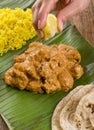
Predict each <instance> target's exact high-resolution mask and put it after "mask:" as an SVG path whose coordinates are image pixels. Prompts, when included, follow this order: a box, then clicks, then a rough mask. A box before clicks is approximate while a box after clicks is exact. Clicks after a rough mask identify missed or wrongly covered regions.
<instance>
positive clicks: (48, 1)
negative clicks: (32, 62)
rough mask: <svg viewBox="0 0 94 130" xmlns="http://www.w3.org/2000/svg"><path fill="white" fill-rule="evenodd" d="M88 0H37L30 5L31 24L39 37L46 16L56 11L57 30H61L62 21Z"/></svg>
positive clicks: (76, 11) (81, 9)
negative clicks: (31, 12) (31, 13)
mask: <svg viewBox="0 0 94 130" xmlns="http://www.w3.org/2000/svg"><path fill="white" fill-rule="evenodd" d="M89 1H90V0H37V1H36V2H35V4H34V5H33V7H32V11H33V24H34V27H35V29H36V31H37V33H38V35H39V36H40V37H43V33H42V31H41V30H42V28H43V27H44V26H45V24H46V20H47V16H48V14H49V13H50V12H52V11H57V14H56V16H57V21H58V30H59V31H60V32H61V31H62V29H63V25H64V23H65V22H66V21H67V20H68V19H69V18H71V17H72V16H73V15H75V14H77V13H78V12H81V11H83V10H84V9H85V8H86V7H87V6H88V4H89Z"/></svg>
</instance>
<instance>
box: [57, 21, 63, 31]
mask: <svg viewBox="0 0 94 130" xmlns="http://www.w3.org/2000/svg"><path fill="white" fill-rule="evenodd" d="M58 29H59V32H62V30H63V23H59V25H58Z"/></svg>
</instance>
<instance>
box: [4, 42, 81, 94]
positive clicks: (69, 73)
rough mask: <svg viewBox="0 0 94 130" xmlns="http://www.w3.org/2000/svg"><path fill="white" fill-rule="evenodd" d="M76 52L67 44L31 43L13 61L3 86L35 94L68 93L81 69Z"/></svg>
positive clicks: (79, 59) (78, 76)
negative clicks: (6, 85)
mask: <svg viewBox="0 0 94 130" xmlns="http://www.w3.org/2000/svg"><path fill="white" fill-rule="evenodd" d="M80 61H81V56H80V54H79V52H78V51H77V50H76V49H75V48H73V47H71V46H68V45H64V44H60V45H51V46H47V45H45V44H42V43H39V42H34V43H31V44H30V45H29V48H28V49H27V50H26V51H25V52H24V53H23V54H21V55H18V56H16V57H15V59H14V62H15V63H14V65H13V67H11V68H10V69H9V70H8V71H7V72H6V73H5V75H4V80H5V82H6V84H8V85H10V86H13V87H17V88H19V89H21V90H23V89H26V90H29V91H33V92H35V93H52V92H55V91H60V90H63V91H68V90H69V89H71V88H72V87H73V83H74V79H75V78H77V79H78V78H80V77H81V76H82V74H83V68H82V66H81V65H80Z"/></svg>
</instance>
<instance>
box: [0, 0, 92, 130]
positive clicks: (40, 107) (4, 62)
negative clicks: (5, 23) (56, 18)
mask: <svg viewBox="0 0 94 130" xmlns="http://www.w3.org/2000/svg"><path fill="white" fill-rule="evenodd" d="M33 2H34V1H33V0H20V1H19V0H15V1H14V0H1V1H0V8H4V7H10V8H15V7H21V8H23V9H26V8H27V7H28V6H29V7H30V6H31V5H32V4H33ZM33 41H40V42H43V43H44V44H47V45H51V44H53V43H54V44H60V43H64V44H67V45H71V46H74V47H75V48H77V49H78V51H79V52H80V54H81V57H82V60H81V64H82V66H83V67H84V75H83V76H82V77H81V78H80V79H79V80H75V83H74V87H76V86H78V85H82V84H83V85H85V84H89V83H92V82H94V48H93V47H92V46H91V45H90V43H89V42H88V41H86V40H85V39H84V38H83V37H82V36H81V35H80V33H79V32H78V31H77V29H76V27H75V26H74V25H73V24H71V23H68V24H66V25H65V27H64V30H63V32H61V33H59V34H57V35H55V36H54V37H53V38H51V39H50V40H48V41H43V40H40V39H38V37H37V36H36V37H34V38H33V39H30V40H29V41H27V45H26V46H24V47H23V48H22V49H20V50H18V51H9V52H8V53H6V54H4V55H3V56H2V57H0V115H1V116H2V118H3V119H4V121H5V122H6V124H7V126H8V128H9V130H51V118H52V114H53V111H54V109H55V106H56V105H57V103H58V102H59V101H60V100H61V99H62V98H63V97H64V96H65V95H67V93H65V92H61V91H60V92H56V93H53V94H35V93H33V92H29V91H26V90H24V91H20V90H18V89H16V88H11V87H10V86H7V85H6V84H5V83H4V80H3V75H4V73H5V72H6V70H7V69H9V68H10V67H11V66H12V65H13V58H14V57H15V55H18V54H21V53H22V52H23V51H25V50H26V49H27V48H28V45H29V44H30V43H31V42H33Z"/></svg>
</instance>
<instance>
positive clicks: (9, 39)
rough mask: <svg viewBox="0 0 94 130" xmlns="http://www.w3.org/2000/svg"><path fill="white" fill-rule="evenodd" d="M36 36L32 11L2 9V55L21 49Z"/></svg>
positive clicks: (0, 19) (0, 53)
mask: <svg viewBox="0 0 94 130" xmlns="http://www.w3.org/2000/svg"><path fill="white" fill-rule="evenodd" d="M35 35H36V31H35V29H34V27H33V24H32V10H31V9H27V10H26V11H24V10H23V9H21V8H16V9H14V10H13V9H10V8H3V9H0V55H3V54H4V53H6V52H7V51H8V50H17V49H20V48H21V47H22V46H23V45H25V44H26V41H27V40H29V39H32V38H33V37H34V36H35Z"/></svg>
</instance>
